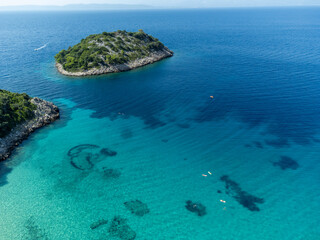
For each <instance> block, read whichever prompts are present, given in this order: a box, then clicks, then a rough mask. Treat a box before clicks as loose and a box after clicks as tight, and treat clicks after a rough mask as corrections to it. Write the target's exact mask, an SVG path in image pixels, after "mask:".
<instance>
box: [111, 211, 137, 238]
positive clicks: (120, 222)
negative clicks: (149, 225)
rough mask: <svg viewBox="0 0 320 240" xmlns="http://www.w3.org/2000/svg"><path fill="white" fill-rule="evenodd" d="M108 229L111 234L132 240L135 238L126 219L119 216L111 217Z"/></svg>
mask: <svg viewBox="0 0 320 240" xmlns="http://www.w3.org/2000/svg"><path fill="white" fill-rule="evenodd" d="M108 231H109V233H110V234H111V235H112V236H114V237H119V238H120V239H123V240H133V239H135V238H136V233H135V231H133V230H132V229H131V227H130V226H129V225H128V224H127V219H125V218H122V217H120V216H115V217H114V218H113V220H112V222H111V225H110V227H109V230H108Z"/></svg>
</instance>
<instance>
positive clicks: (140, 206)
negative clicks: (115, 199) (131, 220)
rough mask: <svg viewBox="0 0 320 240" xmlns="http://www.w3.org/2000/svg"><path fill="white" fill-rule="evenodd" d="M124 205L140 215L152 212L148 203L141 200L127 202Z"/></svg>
mask: <svg viewBox="0 0 320 240" xmlns="http://www.w3.org/2000/svg"><path fill="white" fill-rule="evenodd" d="M124 205H125V206H126V208H127V209H128V210H129V211H130V212H131V213H133V214H135V215H137V216H140V217H142V216H143V215H145V214H147V213H149V212H150V210H149V208H148V205H147V204H145V203H143V202H141V201H139V200H134V201H129V202H125V203H124Z"/></svg>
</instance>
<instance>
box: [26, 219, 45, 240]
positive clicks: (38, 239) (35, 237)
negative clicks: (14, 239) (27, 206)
mask: <svg viewBox="0 0 320 240" xmlns="http://www.w3.org/2000/svg"><path fill="white" fill-rule="evenodd" d="M25 228H26V229H27V236H24V238H23V239H26V240H48V239H49V238H48V236H47V235H46V232H45V231H44V230H43V229H41V228H40V227H39V226H38V225H37V223H36V222H35V219H34V217H30V218H28V220H27V221H26V222H25Z"/></svg>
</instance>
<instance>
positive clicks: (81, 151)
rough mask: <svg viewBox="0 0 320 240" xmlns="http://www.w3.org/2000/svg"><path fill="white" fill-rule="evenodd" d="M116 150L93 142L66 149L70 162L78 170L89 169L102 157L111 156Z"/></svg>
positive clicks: (115, 153)
mask: <svg viewBox="0 0 320 240" xmlns="http://www.w3.org/2000/svg"><path fill="white" fill-rule="evenodd" d="M115 155H117V152H115V151H112V150H110V149H108V148H102V149H101V148H100V146H98V145H94V144H81V145H77V146H75V147H73V148H71V149H70V150H69V151H68V156H69V157H70V164H71V165H72V166H73V167H74V168H76V169H79V170H90V169H92V168H93V167H94V165H95V164H96V163H97V162H98V161H99V160H100V159H102V158H105V157H113V156H115Z"/></svg>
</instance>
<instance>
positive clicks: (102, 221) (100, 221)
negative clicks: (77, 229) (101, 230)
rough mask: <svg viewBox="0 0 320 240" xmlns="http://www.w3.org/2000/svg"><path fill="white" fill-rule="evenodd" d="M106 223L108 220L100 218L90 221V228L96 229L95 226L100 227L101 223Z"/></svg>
mask: <svg viewBox="0 0 320 240" xmlns="http://www.w3.org/2000/svg"><path fill="white" fill-rule="evenodd" d="M107 223H108V220H105V219H100V220H98V221H96V222H94V223H92V224H91V225H90V228H91V229H92V230H94V229H96V228H98V227H100V226H102V225H105V224H107Z"/></svg>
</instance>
